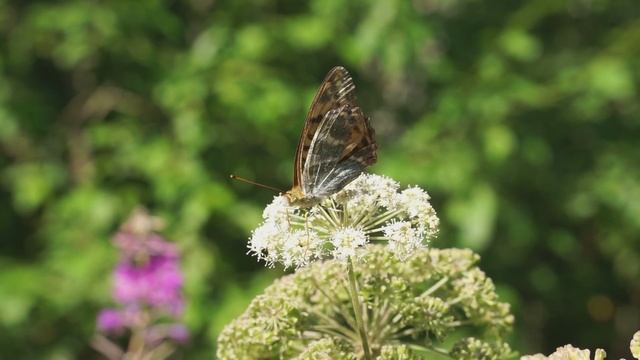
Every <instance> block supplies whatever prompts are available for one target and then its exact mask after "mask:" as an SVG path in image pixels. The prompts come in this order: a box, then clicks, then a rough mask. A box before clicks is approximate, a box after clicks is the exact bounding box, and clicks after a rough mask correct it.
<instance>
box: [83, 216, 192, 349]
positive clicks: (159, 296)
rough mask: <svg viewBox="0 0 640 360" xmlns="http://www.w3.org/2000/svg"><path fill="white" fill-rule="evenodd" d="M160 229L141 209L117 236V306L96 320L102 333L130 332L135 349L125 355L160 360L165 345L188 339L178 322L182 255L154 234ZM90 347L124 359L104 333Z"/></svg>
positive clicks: (182, 306) (114, 280)
mask: <svg viewBox="0 0 640 360" xmlns="http://www.w3.org/2000/svg"><path fill="white" fill-rule="evenodd" d="M160 226H161V224H160V223H159V221H158V220H157V219H155V218H153V217H151V216H149V214H148V213H147V212H146V211H145V210H142V209H137V210H136V211H134V213H133V214H132V215H131V217H130V218H129V219H128V220H127V222H126V223H125V224H124V225H123V226H122V228H121V229H120V231H119V232H118V233H117V234H116V236H115V237H114V243H115V245H116V246H117V247H118V248H119V249H120V262H119V263H118V264H117V265H116V267H115V268H114V271H113V299H114V300H115V301H116V303H117V304H118V306H117V307H115V308H108V309H104V310H102V311H101V312H100V314H99V315H98V319H97V327H98V330H99V332H100V333H102V334H112V335H113V334H118V335H120V334H124V333H127V332H129V333H130V335H131V344H132V345H134V347H135V349H132V348H131V345H130V346H129V349H128V352H131V351H135V352H136V354H146V355H147V356H149V357H150V358H158V359H162V358H165V357H166V356H168V354H170V351H169V352H168V353H167V351H168V350H169V348H170V346H169V345H168V342H174V343H175V342H184V341H186V340H187V338H188V332H187V330H186V328H185V326H184V325H182V324H181V323H180V316H181V315H182V311H183V308H184V299H183V296H182V273H181V271H180V257H179V254H178V250H177V248H176V247H175V245H174V244H172V243H169V242H167V241H165V240H164V239H163V238H161V237H160V236H159V235H157V234H156V233H155V232H154V231H155V230H157V229H158V228H159V227H160ZM93 345H94V347H95V348H96V349H97V350H98V351H100V352H102V353H103V354H105V355H107V357H109V358H112V357H114V356H115V357H116V358H119V357H120V356H125V357H126V354H125V352H124V351H123V350H120V349H119V348H118V347H117V345H115V344H113V343H111V342H110V341H109V340H108V339H107V338H106V337H105V336H103V335H98V336H97V337H96V339H95V340H94V342H93ZM163 354H165V355H166V356H165V355H163ZM163 356H164V357H163Z"/></svg>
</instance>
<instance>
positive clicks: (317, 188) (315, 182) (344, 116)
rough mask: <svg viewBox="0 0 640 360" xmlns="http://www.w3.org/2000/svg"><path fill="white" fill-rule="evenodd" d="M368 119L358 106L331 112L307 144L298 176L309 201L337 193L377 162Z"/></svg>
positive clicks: (375, 147) (372, 133)
mask: <svg viewBox="0 0 640 360" xmlns="http://www.w3.org/2000/svg"><path fill="white" fill-rule="evenodd" d="M374 135H375V134H374V131H373V128H372V127H371V124H370V123H369V119H368V118H367V117H365V116H364V114H363V113H362V110H360V108H359V107H352V106H350V105H344V106H342V107H340V108H336V109H331V110H329V112H328V113H327V114H326V115H325V117H324V118H323V120H322V122H321V124H320V126H319V127H318V129H317V131H316V134H315V135H314V137H313V140H312V142H311V146H310V150H309V153H308V156H309V158H308V160H307V161H306V162H305V163H304V169H303V173H302V179H303V184H302V186H303V190H304V194H305V197H307V198H308V199H309V200H310V201H315V200H319V199H321V198H323V197H325V196H329V195H332V194H334V193H336V192H338V191H340V190H341V189H342V188H343V187H345V186H346V185H347V184H349V183H350V182H351V181H353V180H354V179H355V178H356V177H358V176H359V175H360V174H361V173H362V171H364V169H365V168H366V167H367V166H369V165H371V164H373V163H375V162H376V160H377V144H376V142H375V139H374Z"/></svg>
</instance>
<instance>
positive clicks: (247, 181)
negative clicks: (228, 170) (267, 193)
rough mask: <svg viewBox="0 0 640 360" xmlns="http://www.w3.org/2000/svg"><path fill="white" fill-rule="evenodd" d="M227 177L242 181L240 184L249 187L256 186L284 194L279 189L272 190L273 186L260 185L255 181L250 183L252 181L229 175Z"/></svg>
mask: <svg viewBox="0 0 640 360" xmlns="http://www.w3.org/2000/svg"><path fill="white" fill-rule="evenodd" d="M229 177H230V178H231V179H233V180H238V181H242V182H245V183H247V184H251V185H254V186H257V187H261V188H265V189H269V190H273V191H276V192H279V193H283V192H284V191H282V190H280V189H278V188H274V187H273V186H269V185H264V184H260V183H257V182H255V181H252V180H248V179H245V178H242V177H240V176H235V175H233V174H231V175H229Z"/></svg>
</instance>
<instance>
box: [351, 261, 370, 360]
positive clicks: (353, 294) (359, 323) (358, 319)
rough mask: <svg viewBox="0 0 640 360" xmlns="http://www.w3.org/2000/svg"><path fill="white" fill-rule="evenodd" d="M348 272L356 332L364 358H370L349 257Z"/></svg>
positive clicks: (354, 275)
mask: <svg viewBox="0 0 640 360" xmlns="http://www.w3.org/2000/svg"><path fill="white" fill-rule="evenodd" d="M347 266H348V273H349V295H351V305H352V306H353V312H354V313H355V315H356V324H357V326H358V333H360V340H361V342H362V350H363V351H364V358H365V360H371V350H369V340H368V339H367V330H366V329H365V327H364V322H363V321H362V307H361V306H360V301H359V300H358V289H357V285H356V274H355V272H354V271H353V260H351V258H349V260H348V261H347Z"/></svg>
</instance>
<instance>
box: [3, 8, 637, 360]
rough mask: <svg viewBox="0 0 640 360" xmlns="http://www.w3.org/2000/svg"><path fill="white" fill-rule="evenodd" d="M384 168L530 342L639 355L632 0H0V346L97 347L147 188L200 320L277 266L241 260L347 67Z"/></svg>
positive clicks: (203, 341) (196, 327)
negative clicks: (461, 251) (301, 140)
mask: <svg viewBox="0 0 640 360" xmlns="http://www.w3.org/2000/svg"><path fill="white" fill-rule="evenodd" d="M338 64H341V65H344V66H346V67H347V68H348V69H350V70H351V72H352V74H353V76H354V79H355V82H356V85H357V87H358V97H359V99H360V102H361V104H362V106H363V108H364V109H365V111H366V112H367V113H368V114H370V115H372V117H373V124H374V126H375V128H376V130H377V136H378V142H379V144H380V152H379V155H380V156H379V157H380V161H379V164H378V165H377V166H375V167H374V168H373V169H372V171H374V172H377V173H381V174H384V175H388V176H391V177H393V178H395V179H396V180H399V181H400V182H401V183H403V184H405V185H407V184H419V185H420V186H422V187H424V188H426V189H428V190H429V191H430V192H431V194H432V195H433V197H434V205H435V207H436V209H437V210H438V211H439V213H440V215H441V218H442V221H443V229H442V232H441V236H440V240H438V241H436V242H434V246H436V247H449V246H459V247H469V248H472V249H474V250H476V251H478V252H480V253H481V254H482V255H483V260H482V264H481V267H482V268H483V269H485V270H486V271H487V272H488V274H489V276H491V277H492V278H493V279H494V280H495V281H496V283H497V285H498V286H499V289H500V291H501V293H502V295H503V297H504V299H505V300H507V301H509V302H511V303H512V304H514V311H515V314H516V319H517V320H516V321H517V325H516V333H515V336H514V339H513V342H514V347H515V348H519V349H521V350H522V351H524V352H533V351H536V352H537V351H542V352H546V353H549V352H551V350H552V349H553V348H555V347H556V346H559V345H562V344H565V343H569V342H571V343H573V344H575V345H578V346H581V347H586V346H589V347H602V348H606V349H608V352H609V354H610V355H613V357H619V356H628V339H629V338H630V337H631V335H632V334H633V332H634V330H637V329H638V328H640V221H638V219H640V146H639V139H640V101H638V100H639V89H638V86H639V85H640V6H638V2H637V0H525V1H513V2H492V3H491V4H490V5H489V4H488V3H487V2H482V1H478V0H413V1H403V0H371V1H364V0H357V1H350V2H345V1H338V0H307V1H299V0H257V1H252V2H248V1H214V0H185V1H162V0H140V1H126V0H113V1H84V0H75V1H73V0H59V1H28V2H27V1H20V0H0V204H2V206H0V229H1V230H2V241H0V357H2V358H4V357H5V356H9V355H11V358H14V359H20V358H29V359H39V358H43V359H67V358H69V359H70V358H92V357H95V353H94V352H93V351H92V350H91V349H90V348H89V346H88V342H89V339H90V338H91V336H92V334H93V331H94V327H95V322H94V321H95V314H96V311H97V310H98V309H99V308H100V307H101V306H104V305H105V304H108V303H109V272H110V269H111V267H112V266H113V264H114V262H115V261H116V260H117V259H116V255H115V250H114V249H113V248H112V246H111V244H110V242H109V238H110V236H111V235H112V234H113V233H114V231H115V230H116V229H117V227H118V224H119V223H120V222H122V221H123V220H124V218H125V217H126V216H127V215H128V213H129V212H130V211H131V210H132V209H133V207H134V206H136V205H137V204H144V205H146V206H148V207H149V208H150V209H151V211H152V212H153V213H154V214H156V215H159V216H162V217H163V218H164V219H165V220H166V221H167V225H168V226H167V229H166V231H165V234H166V236H167V237H169V238H171V239H173V240H175V241H176V242H177V243H178V244H179V246H180V247H181V249H182V251H183V255H184V259H183V267H184V271H185V273H186V281H187V282H186V295H187V298H188V308H187V314H186V322H187V323H188V326H189V327H190V328H191V330H192V332H193V333H194V338H193V339H192V340H191V343H190V345H189V346H187V347H185V348H183V349H181V357H184V358H205V357H211V356H213V354H214V351H215V349H214V347H215V341H214V340H215V338H216V336H217V334H218V333H219V331H220V330H221V328H222V326H223V325H224V324H225V323H227V322H228V321H230V320H231V319H232V318H233V317H235V316H236V315H238V314H239V313H240V312H242V310H243V309H244V308H245V307H246V305H247V303H248V301H249V300H250V299H251V298H252V297H253V296H254V294H256V293H258V292H259V291H261V290H262V289H263V288H264V287H265V286H266V285H267V284H268V283H270V282H271V280H272V279H273V278H275V277H277V276H279V275H281V273H280V272H278V271H277V270H269V269H264V268H263V267H262V265H261V264H257V263H256V261H255V259H254V258H250V257H249V256H247V255H245V252H246V239H247V237H248V235H249V233H250V231H251V229H252V228H253V227H255V226H256V225H257V224H258V223H259V220H260V212H261V209H262V207H263V206H264V204H265V203H266V202H268V201H269V199H270V198H271V196H272V195H273V194H270V193H268V192H266V191H263V190H258V189H254V188H251V187H249V186H246V185H244V184H235V183H231V182H229V180H228V174H229V173H236V174H238V175H241V176H245V177H248V178H254V179H258V180H259V181H261V182H264V183H267V184H271V185H274V186H278V187H281V188H283V189H286V188H288V187H289V186H290V185H291V173H292V158H293V152H294V149H295V145H296V142H297V137H298V134H299V131H300V129H301V127H302V121H303V118H304V115H305V113H306V110H307V108H308V105H309V102H310V99H311V97H312V95H313V93H314V92H315V89H316V87H317V86H318V84H319V82H320V81H321V79H322V78H323V76H324V74H325V73H326V72H327V71H328V70H329V69H330V68H331V67H332V66H334V65H338Z"/></svg>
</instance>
